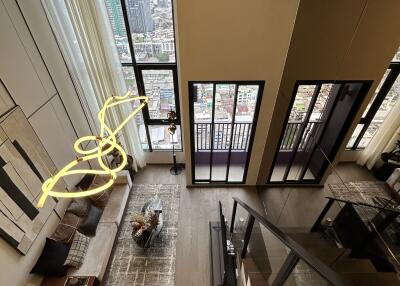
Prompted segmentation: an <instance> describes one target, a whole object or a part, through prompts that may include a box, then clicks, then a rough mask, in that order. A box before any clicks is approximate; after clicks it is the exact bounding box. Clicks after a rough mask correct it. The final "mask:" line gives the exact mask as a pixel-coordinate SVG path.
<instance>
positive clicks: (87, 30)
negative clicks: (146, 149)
mask: <svg viewBox="0 0 400 286" xmlns="http://www.w3.org/2000/svg"><path fill="white" fill-rule="evenodd" d="M54 2H57V4H54ZM45 3H46V6H47V10H48V11H49V13H50V14H51V16H52V18H55V19H56V20H54V19H53V21H54V22H57V19H58V22H60V23H61V25H59V26H58V27H57V25H56V28H58V29H57V30H61V31H59V32H58V33H57V34H61V35H62V34H68V33H73V34H74V36H71V35H69V38H66V39H65V37H64V39H61V41H60V39H59V42H60V45H61V46H69V48H65V49H64V52H66V53H69V54H70V55H69V58H70V64H71V65H72V66H74V65H76V64H78V65H84V68H82V67H75V68H71V71H72V72H73V73H74V72H75V74H76V73H77V72H76V71H77V70H81V73H84V74H85V76H81V75H79V74H76V76H75V77H76V78H77V81H80V82H82V81H84V83H81V86H88V85H90V88H87V89H88V90H89V89H91V91H85V90H83V93H84V94H83V96H84V97H85V98H86V101H87V102H88V105H89V107H88V109H90V110H91V115H92V116H96V118H95V120H94V121H96V122H97V112H98V111H99V109H100V107H101V106H102V105H103V103H104V102H105V101H106V100H107V98H109V97H110V96H112V95H123V94H125V93H126V91H127V88H126V85H125V82H124V80H123V75H122V66H121V63H120V61H119V57H118V53H117V49H116V46H115V44H114V39H113V35H112V30H111V25H110V23H109V20H108V16H107V11H106V7H105V4H104V1H101V0H93V1H87V0H65V1H53V0H46V1H45ZM62 18H68V19H62ZM65 24H69V27H66V26H64V25H65ZM56 36H58V35H56ZM64 40H67V41H68V42H64ZM70 41H72V42H75V43H71V42H70ZM71 46H73V48H74V49H73V50H74V52H73V53H71ZM75 58H81V60H80V61H76V60H75V61H76V63H74V62H73V60H74V59H75ZM67 65H68V63H67ZM82 70H84V71H82ZM132 92H133V94H135V95H137V91H132ZM132 110H133V107H132V106H130V105H122V106H118V107H116V108H113V109H111V110H110V112H107V118H106V120H107V123H108V124H109V125H110V126H111V127H112V128H114V127H116V126H117V125H118V123H119V122H121V121H122V120H123V118H125V117H126V116H127V115H128V114H129V113H130V112H131V111H132ZM119 135H120V136H119V138H118V139H119V141H120V142H121V144H122V145H123V146H124V147H125V148H126V150H127V151H128V153H129V154H131V155H132V156H133V158H134V162H133V168H134V169H135V170H137V169H138V168H140V167H143V166H145V160H144V153H143V150H142V147H141V144H140V139H139V135H138V131H137V127H136V124H135V123H134V120H131V121H130V122H128V124H127V125H126V126H125V128H124V129H123V130H122V131H121V132H120V134H119Z"/></svg>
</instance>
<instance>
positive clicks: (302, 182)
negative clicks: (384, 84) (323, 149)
mask: <svg viewBox="0 0 400 286" xmlns="http://www.w3.org/2000/svg"><path fill="white" fill-rule="evenodd" d="M348 83H362V84H363V86H362V87H361V90H360V95H362V96H361V97H359V98H357V102H358V103H357V104H356V107H354V108H356V109H357V110H355V112H354V113H351V114H350V115H349V117H348V118H347V120H346V124H345V125H346V126H348V125H349V124H351V122H353V120H354V116H355V115H352V114H356V113H357V112H358V111H359V109H360V106H359V105H361V102H362V101H361V100H363V99H364V98H365V96H366V95H367V93H368V91H369V89H370V87H371V85H372V80H297V81H296V82H295V84H294V88H293V92H292V96H291V100H290V103H289V106H288V108H287V111H286V116H285V121H284V124H283V126H282V129H281V134H280V136H279V141H278V144H277V146H276V148H275V151H274V159H273V161H272V164H271V168H270V170H269V174H268V176H267V180H266V184H267V185H273V186H274V185H276V186H281V185H285V184H286V185H318V184H320V182H321V180H322V178H323V176H324V174H325V172H326V171H327V169H328V167H329V163H328V161H326V160H324V164H323V166H322V167H321V170H320V171H319V172H318V174H317V176H316V177H315V178H314V179H305V178H304V177H305V171H304V170H306V169H307V166H308V165H309V163H310V162H307V163H306V167H305V168H304V170H303V171H302V173H301V179H300V180H287V175H288V172H285V175H284V178H283V180H282V181H272V180H271V179H272V174H273V172H274V167H275V164H276V161H277V159H278V154H279V151H280V148H281V144H282V140H283V139H284V136H285V131H286V126H287V124H288V122H289V118H290V113H291V110H292V107H293V105H294V103H295V100H296V96H297V91H298V88H299V86H301V85H316V88H315V89H316V90H317V89H318V93H319V90H320V89H321V86H322V85H323V84H339V85H340V86H339V90H338V93H340V92H341V90H342V89H343V87H344V86H345V84H348ZM318 86H320V87H318ZM318 93H317V94H316V96H318ZM338 100H339V97H338V96H337V97H336V99H335V101H334V106H336V104H337V102H338ZM357 105H358V106H357ZM333 109H334V107H333ZM333 109H332V110H331V111H330V112H329V114H328V115H327V119H326V121H329V120H330V118H331V116H332V111H333ZM347 131H348V129H347V130H342V131H341V132H340V134H339V136H338V138H339V140H337V142H336V143H335V145H334V147H333V148H332V151H331V152H330V153H329V154H327V155H328V157H329V160H330V162H332V161H333V160H334V159H335V157H336V156H337V153H338V151H339V148H340V145H341V144H342V143H343V141H344V139H345V135H346V133H347ZM322 132H323V133H322V134H324V133H325V132H326V130H323V131H322ZM298 136H299V137H300V138H301V137H302V136H303V135H302V134H299V135H298ZM295 148H296V149H295V152H297V150H298V146H296V147H295ZM316 150H317V145H315V146H314V147H313V148H312V151H311V152H312V153H314V152H315V151H316ZM292 163H293V161H292V162H291V163H290V165H288V166H287V170H290V168H291V166H292Z"/></svg>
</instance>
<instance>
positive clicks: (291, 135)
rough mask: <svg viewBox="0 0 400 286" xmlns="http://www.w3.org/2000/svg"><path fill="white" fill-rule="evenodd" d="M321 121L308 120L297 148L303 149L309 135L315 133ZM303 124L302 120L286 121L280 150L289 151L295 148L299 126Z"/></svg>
mask: <svg viewBox="0 0 400 286" xmlns="http://www.w3.org/2000/svg"><path fill="white" fill-rule="evenodd" d="M322 123H323V122H318V121H310V122H308V124H307V126H306V129H305V130H304V133H303V137H302V138H301V140H300V144H299V149H300V150H302V149H305V148H306V147H307V144H308V142H309V139H310V136H311V135H312V134H315V133H316V131H317V130H318V127H319V126H320V125H321V124H322ZM303 124H305V123H304V122H288V123H287V127H286V130H285V134H284V136H283V139H282V141H281V146H280V149H279V150H280V151H291V150H293V149H294V148H295V144H296V138H297V136H299V134H300V131H301V126H302V125H303Z"/></svg>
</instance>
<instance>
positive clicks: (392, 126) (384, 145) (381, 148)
mask: <svg viewBox="0 0 400 286" xmlns="http://www.w3.org/2000/svg"><path fill="white" fill-rule="evenodd" d="M394 92H397V91H394ZM399 136H400V99H398V100H397V103H396V105H395V106H394V107H393V109H392V110H391V112H390V114H389V115H388V117H387V118H386V119H385V121H384V122H383V123H382V125H381V127H380V128H379V130H378V131H377V133H376V134H375V136H374V138H372V140H371V142H370V143H369V145H368V146H367V147H366V148H365V149H364V150H363V151H362V152H361V154H360V156H359V159H358V161H357V163H358V164H360V165H365V166H366V167H367V168H368V169H372V168H373V167H374V166H375V164H376V163H377V162H378V161H379V159H380V156H381V153H382V152H385V151H389V150H391V149H392V148H393V147H394V143H395V142H396V140H397V139H398V138H399Z"/></svg>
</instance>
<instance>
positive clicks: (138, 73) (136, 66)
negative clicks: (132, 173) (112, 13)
mask: <svg viewBox="0 0 400 286" xmlns="http://www.w3.org/2000/svg"><path fill="white" fill-rule="evenodd" d="M120 3H121V10H122V14H123V18H124V24H125V31H126V34H127V38H128V44H129V52H130V54H131V63H121V66H123V67H132V68H133V71H134V74H135V80H136V86H137V89H138V92H139V94H140V95H143V94H144V95H146V92H145V88H144V79H143V74H142V70H143V69H146V70H151V69H155V70H162V69H166V70H171V71H172V78H173V84H174V99H175V110H176V115H177V119H176V120H175V124H177V125H180V124H181V121H180V105H179V90H178V76H177V65H176V59H177V57H176V48H175V62H174V63H137V62H136V55H135V50H134V45H133V40H132V33H131V29H130V25H129V16H128V13H127V7H126V3H125V0H120ZM173 13H174V9H173V8H172V15H174V14H173ZM172 23H173V32H174V46H175V45H176V40H175V21H174V19H172ZM142 102H143V101H142ZM142 114H143V120H144V126H145V130H146V137H147V143H148V146H149V151H150V152H152V151H153V147H152V143H151V138H150V132H149V127H148V125H168V123H167V122H166V120H165V121H164V120H162V119H151V118H150V113H149V109H148V106H147V105H145V106H144V108H143V109H142ZM181 140H182V134H181Z"/></svg>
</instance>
